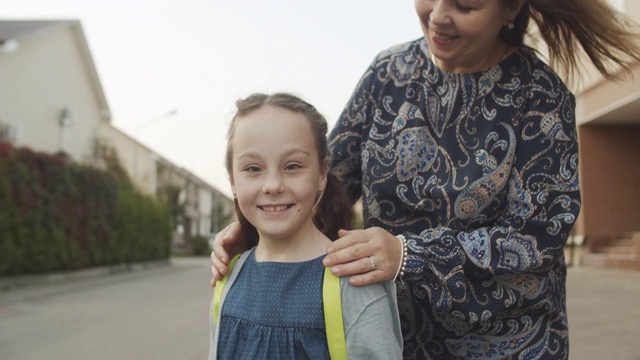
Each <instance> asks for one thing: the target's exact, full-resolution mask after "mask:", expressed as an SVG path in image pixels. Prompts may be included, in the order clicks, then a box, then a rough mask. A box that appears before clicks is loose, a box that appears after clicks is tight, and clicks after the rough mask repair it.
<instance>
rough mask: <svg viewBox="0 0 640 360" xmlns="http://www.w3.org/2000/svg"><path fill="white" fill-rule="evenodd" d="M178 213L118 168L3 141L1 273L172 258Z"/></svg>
mask: <svg viewBox="0 0 640 360" xmlns="http://www.w3.org/2000/svg"><path fill="white" fill-rule="evenodd" d="M170 242H171V229H170V214H169V210H168V208H167V206H166V205H164V204H163V203H161V202H160V201H159V200H157V199H156V198H154V197H151V196H145V195H142V194H140V193H139V192H137V191H136V190H135V188H134V187H133V186H132V185H131V182H130V181H129V180H128V179H125V178H123V177H122V176H121V175H118V174H114V173H113V172H112V171H107V170H100V169H97V168H95V167H93V166H89V165H81V164H78V163H75V162H72V161H70V160H69V159H68V158H67V157H66V155H64V154H55V155H51V154H45V153H39V152H34V151H32V150H30V149H28V148H13V147H12V146H10V145H9V144H6V143H0V276H6V275H22V274H34V273H45V272H53V271H68V270H77V269H81V268H86V267H92V266H100V265H108V264H120V263H132V262H138V261H147V260H156V259H166V258H168V257H169V254H170V245H171V244H170Z"/></svg>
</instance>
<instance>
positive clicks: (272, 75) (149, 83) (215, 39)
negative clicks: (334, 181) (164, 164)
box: [0, 0, 422, 194]
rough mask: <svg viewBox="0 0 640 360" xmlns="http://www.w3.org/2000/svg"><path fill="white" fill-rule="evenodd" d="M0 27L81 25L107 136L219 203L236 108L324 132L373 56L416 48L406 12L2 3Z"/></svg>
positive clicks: (405, 2) (315, 1)
mask: <svg viewBox="0 0 640 360" xmlns="http://www.w3.org/2000/svg"><path fill="white" fill-rule="evenodd" d="M0 18H2V19H25V20H26V19H77V20H80V21H81V22H82V26H83V30H84V32H85V35H86V37H87V41H88V43H89V47H90V49H91V53H92V56H93V61H94V63H95V65H96V68H97V70H98V74H99V76H100V81H101V83H102V87H103V89H104V92H105V94H106V97H107V102H108V104H109V108H110V110H111V113H112V122H113V124H114V125H115V126H116V127H118V128H119V129H121V130H123V131H125V132H126V133H128V134H130V135H132V136H134V137H136V138H137V139H138V140H139V141H140V142H142V143H143V144H145V145H147V146H149V147H150V148H151V149H153V150H154V151H156V152H158V153H159V154H161V155H162V156H164V157H166V158H168V159H169V160H171V161H172V162H174V163H175V164H177V165H178V166H182V167H184V168H186V169H188V170H189V171H191V172H193V173H194V174H196V175H198V176H199V177H201V178H202V179H203V180H205V181H207V182H208V183H210V184H211V185H213V186H215V187H216V188H218V189H220V190H221V191H223V192H225V193H227V194H230V192H231V191H230V187H229V184H228V178H227V174H226V171H225V169H224V160H223V158H224V149H225V141H226V140H225V135H226V130H227V127H228V124H229V120H230V118H231V116H232V114H233V111H234V103H235V101H236V100H237V99H238V98H240V97H244V96H246V95H248V94H250V93H252V92H256V91H261V92H275V91H288V92H292V93H295V94H297V95H299V96H301V97H303V98H304V99H305V100H307V101H309V102H310V103H312V104H313V105H315V106H316V107H317V108H318V109H319V110H320V112H322V113H323V114H324V115H325V116H326V117H327V120H328V122H329V126H330V127H331V126H332V125H333V124H334V123H335V121H336V119H337V117H338V116H339V114H340V112H341V111H342V108H343V106H344V105H345V103H346V101H347V100H348V99H349V96H350V95H351V92H352V91H353V89H354V87H355V85H356V83H357V82H358V79H359V78H360V76H361V75H362V73H363V72H364V71H365V70H366V68H367V66H368V65H369V63H370V62H371V61H372V60H373V58H374V56H375V55H376V54H377V53H378V52H379V51H381V50H383V49H385V48H387V47H389V46H391V45H395V44H398V43H401V42H405V41H409V40H413V39H415V38H418V37H420V36H422V32H421V30H420V25H419V21H418V18H417V16H416V15H415V12H414V7H413V1H409V0H255V1H249V0H225V1H220V0H127V1H124V0H57V1H50V0H0ZM172 110H177V113H176V114H175V115H173V116H165V114H167V113H169V112H170V111H172Z"/></svg>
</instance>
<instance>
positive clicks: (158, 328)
mask: <svg viewBox="0 0 640 360" xmlns="http://www.w3.org/2000/svg"><path fill="white" fill-rule="evenodd" d="M171 263H172V265H171V266H165V267H159V268H155V269H151V270H143V271H138V272H134V273H128V274H120V275H112V276H107V277H100V278H95V279H86V280H82V281H77V282H73V283H72V284H61V285H53V286H43V287H41V289H40V291H33V289H32V290H31V291H30V290H29V289H25V290H22V291H24V292H26V294H25V295H24V296H23V297H22V298H21V299H19V301H15V299H16V297H15V294H10V293H11V292H13V291H14V290H11V291H9V294H4V295H5V296H4V297H5V298H7V297H8V295H12V296H13V299H14V301H10V302H8V301H5V303H4V305H3V302H2V301H1V300H2V296H3V294H2V293H0V359H2V360H14V359H15V360H40V359H42V360H44V359H47V360H58V359H60V360H62V359H66V360H80V359H83V360H88V359H90V360H101V359H105V360H106V359H110V360H113V359H119V360H126V359H136V360H139V359H149V360H165V359H166V360H169V359H171V360H176V359H184V360H188V359H198V360H202V359H206V357H207V354H208V351H209V340H208V335H209V327H208V326H209V325H208V318H207V314H208V311H209V304H210V301H211V295H212V289H211V288H210V287H209V281H210V278H211V272H210V270H209V268H208V267H207V266H208V260H207V259H206V258H204V259H189V258H185V259H180V258H174V259H172V261H171ZM36 290H37V289H36ZM15 291H21V290H15ZM7 302H8V303H7Z"/></svg>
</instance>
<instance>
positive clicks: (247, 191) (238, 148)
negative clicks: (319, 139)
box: [231, 105, 326, 241]
mask: <svg viewBox="0 0 640 360" xmlns="http://www.w3.org/2000/svg"><path fill="white" fill-rule="evenodd" d="M235 126H236V129H235V133H234V136H233V138H232V139H231V146H232V154H233V157H232V179H233V180H232V186H233V188H234V190H235V193H236V196H237V199H238V205H239V207H240V210H241V211H242V213H243V214H244V216H245V217H246V218H247V220H249V222H251V224H253V226H255V227H256V229H257V230H258V234H259V235H260V241H263V240H264V239H294V238H297V237H298V236H301V235H302V236H304V234H310V233H311V231H312V230H313V229H315V225H314V224H313V221H312V215H313V205H314V200H315V198H316V194H318V192H319V191H323V190H324V188H325V185H326V170H325V169H324V168H321V166H320V163H319V161H318V151H317V149H316V144H315V141H314V139H313V136H312V134H311V125H310V124H309V121H308V120H307V119H306V118H305V117H304V115H301V114H299V113H296V112H292V111H289V110H287V109H284V108H280V107H276V106H269V105H267V106H263V107H262V108H260V109H258V110H256V111H253V112H252V113H250V114H248V115H246V116H244V117H241V118H238V119H236V125H235Z"/></svg>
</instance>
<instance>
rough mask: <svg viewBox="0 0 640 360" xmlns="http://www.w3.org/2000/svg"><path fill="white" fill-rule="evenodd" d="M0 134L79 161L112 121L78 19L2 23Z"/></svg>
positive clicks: (14, 142)
mask: <svg viewBox="0 0 640 360" xmlns="http://www.w3.org/2000/svg"><path fill="white" fill-rule="evenodd" d="M0 77H1V78H2V81H0V126H1V127H2V128H1V131H0V133H1V134H2V135H3V138H4V139H5V140H9V141H11V142H13V144H14V145H16V146H28V147H30V148H32V149H34V150H38V151H44V152H50V153H55V152H58V151H64V152H66V153H67V154H69V155H70V156H71V157H72V158H73V159H76V160H81V159H83V158H85V157H86V156H88V155H89V154H90V153H91V149H92V142H93V139H94V138H95V137H96V135H97V134H98V133H99V131H100V127H101V126H102V124H103V123H106V122H108V121H109V120H110V113H109V106H108V105H107V101H106V99H105V96H104V93H103V92H102V87H101V85H100V81H99V79H98V75H97V72H96V69H95V67H94V65H93V61H92V59H91V54H90V53H89V48H88V46H87V42H86V39H85V37H84V34H83V32H82V28H81V26H80V23H79V22H77V21H0Z"/></svg>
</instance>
